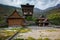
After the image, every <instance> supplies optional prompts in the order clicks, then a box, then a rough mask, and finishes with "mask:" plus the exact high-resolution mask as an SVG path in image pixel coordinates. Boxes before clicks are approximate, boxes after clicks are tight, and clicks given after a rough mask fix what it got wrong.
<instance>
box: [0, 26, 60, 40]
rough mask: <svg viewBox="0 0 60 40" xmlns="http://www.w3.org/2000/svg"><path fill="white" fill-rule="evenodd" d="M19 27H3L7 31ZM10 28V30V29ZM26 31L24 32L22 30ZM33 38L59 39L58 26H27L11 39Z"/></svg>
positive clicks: (59, 29) (59, 31) (59, 30)
mask: <svg viewBox="0 0 60 40" xmlns="http://www.w3.org/2000/svg"><path fill="white" fill-rule="evenodd" d="M15 28H17V29H19V27H13V28H12V27H10V28H5V29H6V30H7V31H10V32H11V31H12V30H14V31H16V29H15ZM10 29H12V30H10ZM27 29H29V30H28V31H26V30H27ZM0 30H2V29H0ZM24 31H26V32H24ZM16 32H17V31H16ZM29 37H30V38H34V39H36V40H37V39H40V38H42V39H44V38H47V39H50V40H60V28H54V27H38V26H28V28H26V29H25V30H22V31H20V32H19V33H18V34H17V35H15V36H14V37H13V39H12V40H14V39H19V38H22V39H28V38H29Z"/></svg>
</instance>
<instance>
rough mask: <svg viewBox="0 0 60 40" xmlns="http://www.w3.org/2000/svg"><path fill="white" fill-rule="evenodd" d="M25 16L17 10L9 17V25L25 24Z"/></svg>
mask: <svg viewBox="0 0 60 40" xmlns="http://www.w3.org/2000/svg"><path fill="white" fill-rule="evenodd" d="M24 21H25V20H24V18H23V17H21V16H20V15H19V14H18V12H17V11H16V10H15V11H14V12H13V13H12V14H11V15H10V16H8V18H7V24H8V26H11V27H12V26H18V27H19V26H23V25H24Z"/></svg>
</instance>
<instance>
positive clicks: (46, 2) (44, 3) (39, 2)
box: [0, 0, 60, 10]
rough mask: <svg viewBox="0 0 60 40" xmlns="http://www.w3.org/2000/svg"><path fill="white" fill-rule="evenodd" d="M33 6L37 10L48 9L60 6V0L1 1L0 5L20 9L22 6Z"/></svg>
mask: <svg viewBox="0 0 60 40" xmlns="http://www.w3.org/2000/svg"><path fill="white" fill-rule="evenodd" d="M26 3H29V4H32V5H35V8H39V9H42V10H44V9H46V8H49V7H53V6H56V5H57V4H60V0H0V4H5V5H10V6H15V7H20V5H21V4H26Z"/></svg>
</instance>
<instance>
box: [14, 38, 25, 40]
mask: <svg viewBox="0 0 60 40" xmlns="http://www.w3.org/2000/svg"><path fill="white" fill-rule="evenodd" d="M14 40H24V39H20V38H17V39H14Z"/></svg>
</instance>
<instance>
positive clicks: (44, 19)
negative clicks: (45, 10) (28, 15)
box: [36, 16, 49, 26]
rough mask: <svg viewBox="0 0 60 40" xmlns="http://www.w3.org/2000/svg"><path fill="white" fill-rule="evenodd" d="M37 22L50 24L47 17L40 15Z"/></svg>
mask: <svg viewBox="0 0 60 40" xmlns="http://www.w3.org/2000/svg"><path fill="white" fill-rule="evenodd" d="M36 24H37V25H39V26H48V25H49V21H48V19H47V18H45V17H44V16H40V17H39V18H38V19H37V20H36Z"/></svg>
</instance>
